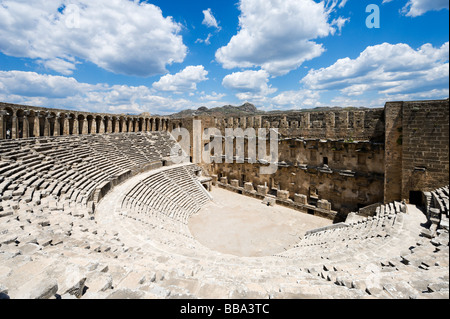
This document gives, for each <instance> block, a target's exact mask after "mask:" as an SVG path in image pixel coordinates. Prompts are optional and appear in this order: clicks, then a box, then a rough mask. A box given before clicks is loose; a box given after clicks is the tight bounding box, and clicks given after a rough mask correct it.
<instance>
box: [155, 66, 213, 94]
mask: <svg viewBox="0 0 450 319" xmlns="http://www.w3.org/2000/svg"><path fill="white" fill-rule="evenodd" d="M207 75H208V71H206V70H205V68H204V67H203V65H197V66H188V67H186V68H185V69H184V70H183V71H181V72H178V73H177V74H174V75H172V74H167V75H164V76H163V77H161V79H160V80H159V81H158V82H155V83H153V88H155V89H157V90H160V91H169V92H176V93H181V92H186V91H193V90H196V89H197V83H199V82H202V81H206V80H208V78H207V77H206V76H207Z"/></svg>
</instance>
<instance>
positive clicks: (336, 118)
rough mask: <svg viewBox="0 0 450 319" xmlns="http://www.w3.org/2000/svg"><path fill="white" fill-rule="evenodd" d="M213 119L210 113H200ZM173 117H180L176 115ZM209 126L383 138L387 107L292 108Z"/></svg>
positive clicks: (284, 133)
mask: <svg viewBox="0 0 450 319" xmlns="http://www.w3.org/2000/svg"><path fill="white" fill-rule="evenodd" d="M200 119H201V120H202V121H205V120H206V121H210V120H211V118H210V117H205V116H202V117H200ZM172 121H174V122H176V121H180V120H178V119H173V120H172ZM210 122H211V123H210V125H212V126H208V127H216V128H218V129H220V130H221V131H222V134H223V135H224V131H225V128H234V129H235V128H242V129H244V130H245V129H246V128H250V127H252V128H255V129H258V128H278V130H279V132H280V134H281V135H282V136H285V137H286V136H289V137H304V138H325V139H345V140H357V141H365V140H370V141H372V142H383V141H384V109H365V110H353V111H345V110H343V111H321V112H289V113H287V114H268V115H263V116H250V117H214V118H212V121H210Z"/></svg>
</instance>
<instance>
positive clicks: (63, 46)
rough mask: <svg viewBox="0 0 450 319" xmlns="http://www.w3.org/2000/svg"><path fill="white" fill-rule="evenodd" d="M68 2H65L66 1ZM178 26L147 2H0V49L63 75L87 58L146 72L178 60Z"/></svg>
mask: <svg viewBox="0 0 450 319" xmlns="http://www.w3.org/2000/svg"><path fill="white" fill-rule="evenodd" d="M69 3H70V5H69ZM180 30H181V27H180V25H179V24H178V23H176V22H174V21H173V19H172V18H171V17H167V18H164V17H163V15H162V12H161V10H160V9H159V8H158V7H156V6H154V5H152V4H148V3H144V2H137V1H123V0H99V1H87V0H71V1H70V2H69V1H68V0H34V1H10V0H5V1H2V4H1V5H0V50H1V52H3V53H4V54H6V55H10V56H14V57H26V58H31V59H36V60H37V62H39V63H41V64H43V65H44V66H45V67H47V68H49V69H52V70H55V71H57V72H59V73H62V74H64V75H68V74H71V73H72V72H73V71H74V70H75V68H76V64H77V63H82V62H84V61H89V62H92V63H94V64H96V65H97V66H99V67H101V68H103V69H105V70H108V71H111V72H114V73H120V74H126V75H137V76H150V75H155V74H162V73H165V72H167V71H166V65H170V64H172V63H174V62H182V61H183V60H184V58H185V56H186V52H187V48H186V46H185V45H184V44H183V41H182V38H181V36H180V35H179V34H178V33H179V31H180Z"/></svg>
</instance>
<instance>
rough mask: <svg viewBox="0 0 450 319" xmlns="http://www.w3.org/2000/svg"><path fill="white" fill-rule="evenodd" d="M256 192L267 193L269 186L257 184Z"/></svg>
mask: <svg viewBox="0 0 450 319" xmlns="http://www.w3.org/2000/svg"><path fill="white" fill-rule="evenodd" d="M257 192H258V194H260V195H264V196H266V195H267V193H268V192H269V188H268V187H267V186H263V185H258V186H257Z"/></svg>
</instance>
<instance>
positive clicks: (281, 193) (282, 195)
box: [277, 190, 289, 199]
mask: <svg viewBox="0 0 450 319" xmlns="http://www.w3.org/2000/svg"><path fill="white" fill-rule="evenodd" d="M277 197H278V198H281V199H289V191H282V190H277Z"/></svg>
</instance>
